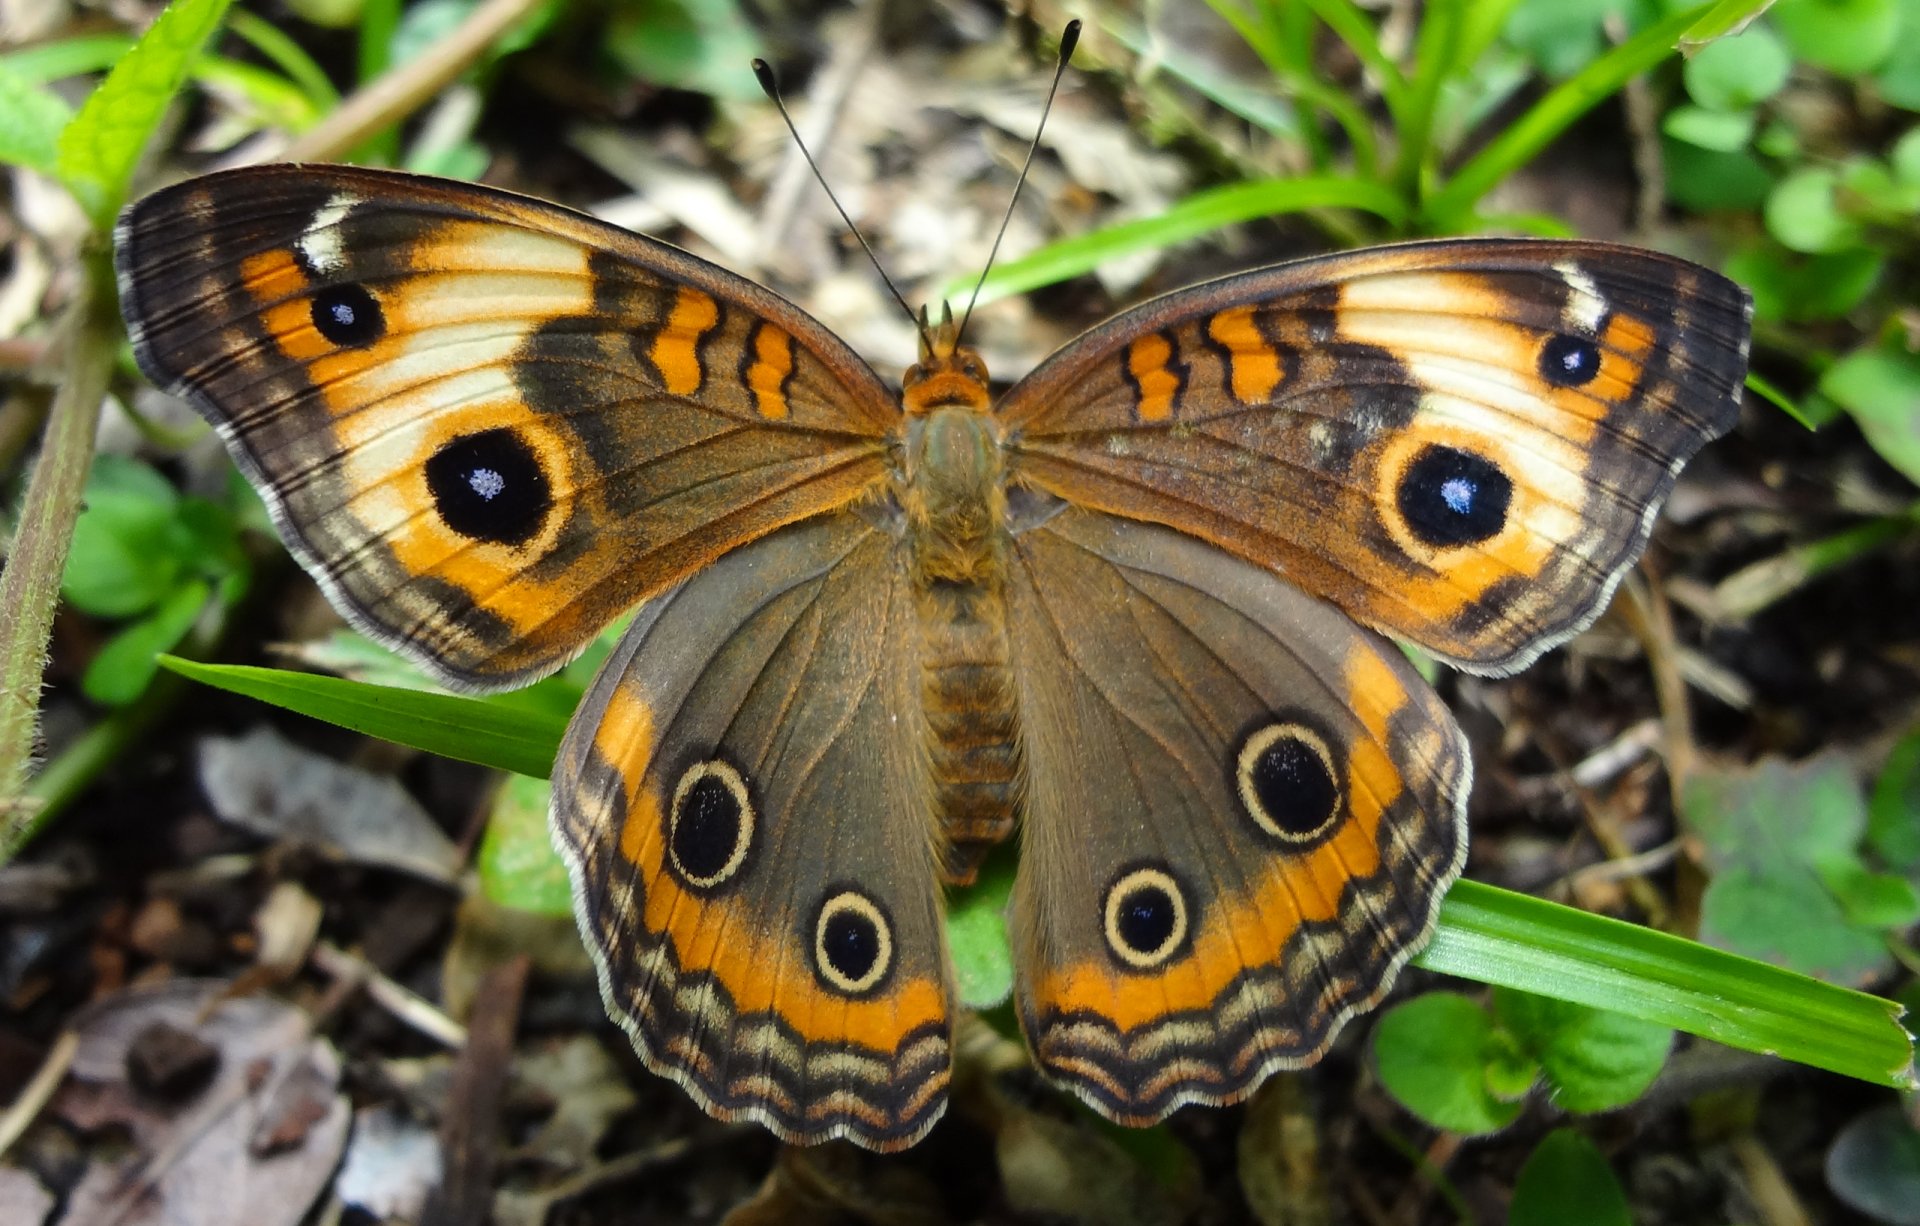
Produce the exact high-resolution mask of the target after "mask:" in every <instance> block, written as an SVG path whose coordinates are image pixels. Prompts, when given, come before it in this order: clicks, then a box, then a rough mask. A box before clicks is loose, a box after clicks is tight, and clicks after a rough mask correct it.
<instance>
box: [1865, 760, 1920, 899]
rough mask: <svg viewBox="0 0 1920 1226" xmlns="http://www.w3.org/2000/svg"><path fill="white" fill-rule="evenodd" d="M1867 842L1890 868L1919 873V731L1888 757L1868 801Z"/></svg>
mask: <svg viewBox="0 0 1920 1226" xmlns="http://www.w3.org/2000/svg"><path fill="white" fill-rule="evenodd" d="M1867 841H1868V842H1870V843H1871V844H1872V845H1873V850H1874V851H1875V852H1877V853H1878V854H1879V856H1880V858H1881V859H1882V860H1884V861H1886V862H1887V864H1888V866H1889V867H1891V868H1895V869H1898V870H1899V871H1900V872H1903V873H1915V872H1920V728H1915V729H1914V730H1913V731H1911V732H1909V733H1907V735H1906V736H1904V737H1902V738H1901V740H1900V743H1899V744H1897V745H1895V746H1894V747H1893V752H1892V753H1890V754H1888V755H1887V762H1886V765H1885V766H1882V767H1881V768H1880V777H1879V778H1878V779H1877V780H1875V781H1874V785H1873V795H1872V797H1871V798H1869V799H1868V801H1867Z"/></svg>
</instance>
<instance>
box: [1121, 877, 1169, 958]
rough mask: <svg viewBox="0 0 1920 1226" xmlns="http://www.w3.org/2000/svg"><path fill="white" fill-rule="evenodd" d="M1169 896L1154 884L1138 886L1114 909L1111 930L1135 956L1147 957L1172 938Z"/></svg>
mask: <svg viewBox="0 0 1920 1226" xmlns="http://www.w3.org/2000/svg"><path fill="white" fill-rule="evenodd" d="M1174 915H1175V912H1174V903H1173V895H1171V894H1169V893H1167V892H1166V891H1165V890H1163V889H1161V888H1160V887H1159V886H1157V885H1138V886H1135V887H1134V888H1133V889H1132V890H1130V891H1128V892H1127V894H1126V896H1125V897H1123V898H1122V899H1121V900H1120V903H1119V905H1118V907H1117V908H1116V922H1115V924H1114V928H1115V929H1116V930H1117V931H1118V932H1119V933H1120V939H1121V940H1123V941H1125V942H1126V943H1127V947H1128V948H1129V949H1132V950H1133V951H1134V952H1135V953H1142V954H1150V953H1152V952H1154V951H1155V950H1157V949H1159V948H1160V947H1161V946H1162V945H1165V944H1166V943H1167V938H1168V937H1170V936H1172V935H1173V924H1174Z"/></svg>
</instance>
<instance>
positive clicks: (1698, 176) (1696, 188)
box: [1660, 136, 1773, 213]
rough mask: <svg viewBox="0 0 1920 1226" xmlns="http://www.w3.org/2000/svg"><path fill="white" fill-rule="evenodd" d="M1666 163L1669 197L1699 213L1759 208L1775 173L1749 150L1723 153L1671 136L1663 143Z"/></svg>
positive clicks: (1769, 188) (1663, 156)
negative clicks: (1768, 169)
mask: <svg viewBox="0 0 1920 1226" xmlns="http://www.w3.org/2000/svg"><path fill="white" fill-rule="evenodd" d="M1660 144H1661V151H1662V152H1661V156H1662V159H1663V160H1664V161H1665V162H1666V166H1667V196H1668V198H1669V199H1671V200H1672V201H1673V202H1674V203H1675V204H1677V205H1679V206H1680V207H1682V208H1685V209H1691V210H1693V211H1694V212H1696V213H1710V212H1713V211H1714V210H1716V209H1742V210H1745V209H1753V208H1758V207H1760V204H1761V202H1762V201H1764V200H1765V199H1766V198H1767V192H1768V191H1770V190H1772V188H1773V176H1772V175H1771V174H1770V173H1768V171H1767V168H1766V167H1765V166H1763V165H1761V164H1760V161H1759V159H1758V158H1756V157H1754V156H1753V154H1751V153H1749V152H1747V151H1746V150H1744V149H1742V150H1737V151H1734V152H1723V151H1720V150H1714V149H1702V148H1701V147H1700V146H1698V145H1692V144H1687V143H1686V142H1684V141H1679V140H1676V139H1674V138H1673V137H1672V136H1668V137H1667V138H1666V139H1665V140H1663V141H1661V142H1660Z"/></svg>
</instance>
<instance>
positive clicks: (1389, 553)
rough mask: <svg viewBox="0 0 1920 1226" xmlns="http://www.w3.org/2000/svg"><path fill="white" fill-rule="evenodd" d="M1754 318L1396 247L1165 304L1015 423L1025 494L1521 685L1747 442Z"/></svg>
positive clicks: (1658, 293)
mask: <svg viewBox="0 0 1920 1226" xmlns="http://www.w3.org/2000/svg"><path fill="white" fill-rule="evenodd" d="M1747 315H1748V299H1747V296H1746V294H1745V292H1744V291H1742V290H1741V289H1740V288H1739V287H1738V286H1736V285H1734V284H1733V283H1732V282H1730V281H1727V280H1726V279H1725V278H1723V277H1720V276H1717V275H1716V274H1714V273H1711V272H1708V271H1707V270H1705V269H1702V268H1700V267H1698V266H1696V265H1693V264H1689V263H1687V262H1685V261H1682V260H1677V259H1674V258H1672V257H1669V256H1664V255H1660V254H1658V253H1655V252H1648V251H1642V250H1638V249H1635V248H1628V247H1619V246H1613V245H1609V244H1603V243H1589V242H1539V241H1526V240H1511V239H1480V240H1447V241H1437V242H1427V243H1413V244H1404V245H1400V246H1393V247H1381V248H1372V249H1369V250H1365V251H1355V252H1348V253H1345V254H1341V255H1332V256H1326V257H1323V258H1319V259H1312V260H1303V261H1299V262H1296V263H1292V264H1284V265H1279V266H1277V267H1274V268H1270V269H1264V270H1261V271H1257V272H1251V273H1246V274H1243V275H1241V276H1237V277H1229V278H1227V279H1225V280H1221V281H1216V282H1212V283H1210V284H1207V285H1202V286H1197V287H1195V288H1193V289H1188V290H1181V291H1177V292H1175V293H1172V294H1168V295H1165V296H1163V297H1161V298H1157V299H1154V300H1153V301H1151V302H1148V303H1146V304H1145V305H1143V306H1141V307H1138V308H1136V309H1134V310H1132V311H1128V312H1125V313H1123V314H1121V315H1118V316H1116V317H1115V318H1114V319H1112V320H1110V321H1108V322H1107V323H1105V324H1103V325H1101V326H1100V327H1098V328H1096V329H1094V330H1093V331H1092V332H1089V333H1088V334H1086V335H1085V336H1083V337H1081V338H1080V339H1079V340H1077V341H1075V342H1073V343H1071V344H1069V345H1068V346H1067V347H1065V348H1064V349H1062V350H1061V351H1060V352H1059V353H1057V354H1055V355H1054V356H1053V357H1052V358H1050V359H1049V360H1048V361H1047V362H1046V363H1045V364H1043V365H1042V366H1041V367H1040V368H1039V369H1037V370H1036V371H1035V372H1034V373H1033V374H1032V375H1030V376H1029V377H1028V378H1026V379H1025V380H1022V381H1021V382H1020V383H1019V384H1018V385H1016V386H1015V387H1014V389H1013V390H1012V392H1010V393H1009V394H1008V396H1007V398H1006V400H1005V401H1004V402H1003V403H1002V404H1001V406H1000V408H999V410H998V412H999V415H1000V417H1001V419H1002V421H1003V422H1004V423H1005V424H1006V426H1007V429H1008V431H1009V434H1010V440H1009V451H1010V454H1011V459H1010V462H1009V467H1010V473H1011V479H1012V480H1014V481H1016V482H1024V483H1027V484H1031V485H1034V486H1038V487H1041V488H1044V489H1046V490H1048V491H1049V492H1051V493H1054V494H1056V495H1058V496H1060V497H1062V498H1065V499H1067V500H1068V501H1070V502H1076V503H1080V504H1083V505H1088V506H1094V507H1098V508H1100V509H1101V510H1105V511H1109V512H1111V513H1113V514H1116V515H1123V516H1126V517H1128V518H1132V519H1144V520H1153V521H1157V522H1160V523H1165V524H1169V525H1171V526H1173V527H1175V528H1178V529H1180V530H1182V531H1184V532H1189V533H1192V534H1194V535H1196V536H1199V537H1201V538H1202V539H1205V540H1208V541H1211V542H1213V543H1215V544H1217V545H1220V546H1222V547H1224V548H1226V549H1228V550H1231V551H1232V552H1235V553H1238V554H1239V555H1241V556H1242V557H1246V558H1249V559H1251V560H1253V561H1255V562H1258V563H1260V564H1261V565H1263V566H1268V567H1271V568H1273V569H1276V570H1278V571H1281V572H1282V573H1284V574H1286V575H1288V576H1289V577H1290V578H1292V579H1293V580H1294V581H1295V582H1298V583H1300V584H1302V585H1303V586H1305V587H1306V588H1308V589H1309V590H1311V591H1313V592H1315V593H1317V594H1319V595H1322V596H1325V597H1327V598H1329V599H1331V600H1333V601H1334V602H1335V603H1337V604H1339V605H1341V606H1342V607H1343V608H1345V609H1347V610H1348V611H1349V612H1350V613H1352V614H1353V615H1354V616H1355V617H1357V618H1359V619H1360V620H1361V621H1363V622H1366V623H1367V624H1369V625H1372V626H1375V627H1378V628H1380V629H1383V630H1386V631H1388V632H1390V633H1392V634H1395V635H1398V636H1400V637H1403V638H1406V639H1409V640H1411V641H1413V642H1414V643H1417V644H1419V645H1420V646H1422V647H1424V648H1426V649H1427V650H1428V651H1430V652H1433V653H1434V654H1436V655H1439V656H1441V657H1442V658H1445V659H1447V660H1449V661H1451V662H1453V663H1456V664H1459V665H1461V666H1462V667H1466V668H1471V669H1475V670H1477V671H1490V672H1507V671H1511V670H1513V669H1515V668H1519V667H1521V666H1522V665H1524V664H1525V663H1527V662H1528V661H1530V660H1532V659H1533V658H1534V657H1535V656H1537V655H1538V654H1539V653H1540V652H1541V651H1543V650H1545V649H1546V648H1548V647H1550V646H1552V645H1554V644H1555V643H1558V642H1560V641H1562V640H1564V639H1565V638H1567V637H1568V636H1570V635H1571V634H1573V633H1574V632H1576V631H1577V630H1579V629H1580V628H1581V627H1583V626H1585V625H1586V624H1587V623H1588V622H1589V621H1591V620H1592V618H1593V617H1594V616H1595V615H1596V614H1597V613H1598V612H1599V610H1600V609H1601V608H1602V607H1603V606H1604V605H1605V602H1606V598H1607V596H1608V595H1609V594H1610V593H1611V591H1612V589H1613V586H1614V584H1615V583H1616V582H1617V581H1618V579H1619V576H1620V574H1621V572H1622V571H1623V570H1624V568H1625V567H1626V566H1627V565H1629V564H1630V563H1631V562H1632V561H1633V559H1634V558H1636V557H1638V556H1639V553H1640V551H1641V549H1642V548H1643V547H1644V546H1645V544H1646V539H1647V535H1648V533H1649V532H1650V531H1651V529H1652V524H1653V519H1654V516H1655V514H1656V513H1657V512H1658V510H1659V507H1660V505H1661V503H1662V502H1663V501H1664V500H1665V498H1666V495H1667V493H1668V491H1669V490H1670V489H1671V488H1672V485H1673V480H1674V477H1675V475H1676V474H1677V473H1678V472H1679V469H1680V466H1681V465H1682V464H1683V463H1685V461H1686V460H1687V459H1688V458H1689V457H1691V456H1692V455H1693V453H1694V452H1695V451H1697V450H1699V448H1700V447H1701V446H1702V445H1703V444H1705V443H1706V442H1707V441H1708V440H1710V439H1712V438H1714V437H1716V436H1718V435H1720V434H1722V433H1725V432H1726V431H1727V430H1728V429H1729V428H1731V426H1732V424H1733V422H1734V419H1735V416H1736V414H1737V412H1738V405H1739V393H1740V387H1741V381H1742V379H1743V378H1744V376H1745V372H1746V344H1747V341H1746V337H1747Z"/></svg>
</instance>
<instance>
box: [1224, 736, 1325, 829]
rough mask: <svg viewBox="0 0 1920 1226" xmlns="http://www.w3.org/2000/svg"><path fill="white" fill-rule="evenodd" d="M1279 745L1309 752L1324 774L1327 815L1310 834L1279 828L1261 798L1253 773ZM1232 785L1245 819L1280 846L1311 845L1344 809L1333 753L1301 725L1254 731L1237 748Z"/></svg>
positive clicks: (1275, 819)
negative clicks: (1289, 744) (1291, 743)
mask: <svg viewBox="0 0 1920 1226" xmlns="http://www.w3.org/2000/svg"><path fill="white" fill-rule="evenodd" d="M1282 741H1294V742H1297V743H1298V744H1300V745H1303V746H1305V747H1306V749H1307V750H1308V752H1310V753H1312V754H1313V756H1314V757H1315V758H1316V759H1318V760H1319V762H1320V765H1321V767H1322V768H1323V769H1324V770H1325V771H1326V781H1327V783H1328V785H1329V791H1330V793H1331V798H1330V801H1329V803H1328V805H1327V812H1326V814H1325V815H1324V816H1322V817H1321V818H1320V820H1319V821H1317V822H1316V823H1315V824H1314V826H1313V827H1312V828H1311V829H1309V830H1289V829H1288V828H1287V827H1286V826H1284V825H1282V824H1281V822H1280V821H1279V819H1277V818H1276V817H1275V816H1274V814H1273V812H1272V810H1270V809H1269V808H1268V807H1267V803H1266V801H1265V800H1264V799H1263V798H1262V797H1261V795H1260V790H1259V786H1258V783H1257V781H1256V780H1255V778H1254V772H1255V771H1256V770H1257V769H1258V767H1259V765H1260V759H1261V757H1262V756H1264V755H1265V754H1266V753H1267V751H1268V750H1270V749H1272V748H1273V747H1274V746H1275V745H1278V744H1279V743H1280V742H1282ZM1233 782H1234V787H1235V789H1236V790H1237V791H1238V792H1239V794H1240V804H1241V805H1242V807H1243V808H1244V809H1245V810H1246V814H1247V816H1248V817H1250V818H1252V819H1253V822H1254V824H1255V825H1257V826H1259V827H1260V829H1261V830H1263V831H1265V832H1266V833H1267V834H1270V835H1272V836H1273V837H1274V838H1276V839H1279V840H1280V841H1281V842H1283V843H1312V842H1314V841H1316V840H1318V839H1319V838H1320V837H1321V836H1322V835H1323V834H1325V833H1326V830H1327V826H1328V824H1329V823H1331V822H1335V821H1337V820H1339V817H1340V814H1341V813H1343V812H1344V811H1345V809H1346V799H1347V797H1346V789H1345V788H1344V786H1343V780H1342V779H1341V778H1340V768H1339V765H1338V764H1337V763H1336V762H1335V760H1334V756H1333V750H1332V748H1330V747H1329V746H1328V745H1327V742H1326V739H1325V738H1323V737H1322V736H1321V735H1320V734H1319V733H1318V732H1315V731H1314V730H1313V729H1312V728H1309V727H1307V726H1306V725H1305V724H1301V723H1290V722H1280V723H1273V724H1268V725H1266V726H1265V727H1263V728H1259V729H1256V730H1255V731H1254V732H1253V733H1252V734H1251V735H1250V736H1248V737H1247V739H1246V740H1245V741H1244V742H1242V743H1241V745H1240V754H1239V757H1238V758H1237V759H1236V761H1235V763H1234V772H1233Z"/></svg>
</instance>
